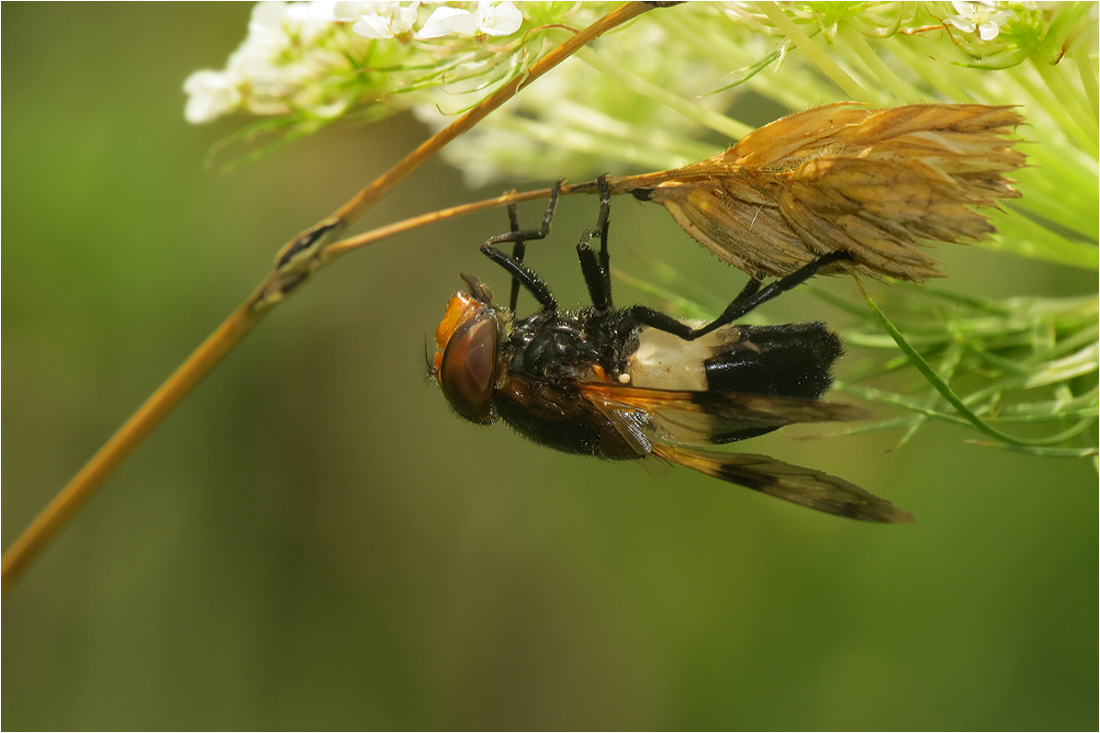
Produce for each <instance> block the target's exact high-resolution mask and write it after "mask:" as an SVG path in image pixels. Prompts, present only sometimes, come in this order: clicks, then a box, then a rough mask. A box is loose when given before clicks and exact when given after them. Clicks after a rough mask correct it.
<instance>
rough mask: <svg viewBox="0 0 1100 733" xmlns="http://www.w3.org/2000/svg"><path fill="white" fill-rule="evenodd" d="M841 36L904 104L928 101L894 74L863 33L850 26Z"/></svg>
mask: <svg viewBox="0 0 1100 733" xmlns="http://www.w3.org/2000/svg"><path fill="white" fill-rule="evenodd" d="M840 35H841V37H842V38H843V39H844V41H845V42H846V43H847V44H848V47H849V48H851V49H852V51H854V52H855V54H856V56H858V57H859V59H860V61H862V62H863V63H864V65H865V66H866V67H867V69H868V71H870V72H871V73H872V74H874V75H875V77H876V78H877V79H878V80H879V81H880V82H881V83H882V85H883V86H885V87H886V88H887V89H889V90H890V91H891V92H893V93H894V96H896V97H897V98H898V99H900V100H901V101H902V102H903V103H904V104H918V103H920V102H924V101H927V100H926V99H925V97H924V95H922V94H921V93H920V92H918V91H917V90H915V89H914V88H913V87H912V86H910V85H909V84H907V83H906V82H904V81H903V80H902V79H901V77H900V76H898V75H897V74H896V73H894V70H893V69H891V68H890V67H889V66H888V65H887V64H886V62H885V61H883V60H882V59H881V58H880V57H879V55H878V54H877V53H875V50H874V49H873V48H871V44H869V43H868V42H867V39H866V37H864V35H863V34H862V33H860V32H859V31H857V30H856V29H855V28H852V27H850V26H844V27H842V28H841V30H840Z"/></svg>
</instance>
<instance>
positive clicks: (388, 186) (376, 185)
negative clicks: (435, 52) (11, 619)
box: [0, 2, 657, 594]
mask: <svg viewBox="0 0 1100 733" xmlns="http://www.w3.org/2000/svg"><path fill="white" fill-rule="evenodd" d="M654 7H657V5H655V4H650V3H640V2H637V3H626V4H625V5H622V6H620V7H619V8H617V9H615V10H613V11H611V12H610V13H608V14H607V15H605V16H603V17H602V18H600V19H599V20H597V21H596V22H595V23H593V24H592V25H590V26H589V27H588V28H586V29H584V30H583V31H581V32H580V33H577V34H576V35H574V36H573V37H572V38H570V39H568V40H567V41H565V42H564V43H562V44H561V45H560V46H558V47H557V48H555V49H554V50H553V51H551V52H550V53H549V54H547V55H546V56H544V57H543V58H541V59H539V60H538V61H537V62H535V63H534V64H532V66H531V68H530V69H529V70H528V71H527V72H526V73H525V74H521V75H518V76H516V77H515V78H513V79H512V80H511V81H509V82H508V83H507V84H505V85H504V86H502V87H501V88H500V89H498V90H497V91H495V92H494V93H493V94H491V95H490V96H488V97H486V98H485V99H484V100H483V101H482V102H481V103H480V104H478V105H477V106H475V107H474V108H473V109H471V110H470V111H468V112H467V113H466V114H464V115H463V116H462V117H460V118H459V119H457V120H456V121H455V122H453V123H451V124H450V125H449V126H448V127H446V128H444V129H443V130H441V131H439V132H438V133H436V134H435V135H433V136H432V137H430V138H429V139H428V140H426V141H425V142H424V143H423V144H421V145H420V146H419V147H418V148H416V150H414V151H413V152H412V153H410V154H409V155H407V156H406V157H405V158H404V159H403V160H401V161H400V162H399V163H397V165H395V166H394V167H393V168H391V169H390V170H389V171H387V172H386V173H384V174H382V175H381V176H380V177H379V178H377V179H375V181H374V182H373V183H371V184H370V185H369V186H367V187H366V188H364V189H363V190H362V191H360V192H359V193H357V194H356V195H355V196H353V197H352V198H351V199H350V200H349V201H348V202H347V203H345V204H344V205H343V206H341V207H340V208H339V209H337V210H336V211H335V212H334V213H333V214H332V215H331V216H329V217H328V218H326V219H324V220H322V221H321V222H319V223H318V224H317V225H315V226H314V227H311V228H310V229H308V230H306V232H304V233H303V234H302V235H299V237H297V238H295V239H294V240H292V241H291V242H290V243H289V244H288V245H286V246H285V247H284V248H283V249H282V250H281V251H280V255H279V257H278V259H277V260H276V262H277V264H276V267H275V269H274V270H273V271H272V273H271V274H270V275H269V276H268V277H267V279H265V280H264V282H263V284H261V286H260V287H259V288H258V289H257V290H256V291H255V292H254V293H253V294H252V296H251V297H250V298H249V299H248V300H247V301H245V303H244V305H242V306H241V307H240V308H238V309H237V311H235V312H234V313H233V314H232V315H231V316H230V317H229V318H228V319H226V321H225V322H224V323H223V324H222V325H221V326H219V327H218V329H217V330H216V331H214V333H212V334H211V335H210V336H209V337H208V338H207V339H206V341H204V342H203V343H202V345H201V346H199V348H198V349H196V350H195V352H194V353H192V354H191V356H189V357H188V358H187V360H186V361H184V362H183V364H181V365H180V366H179V368H178V369H176V371H175V372H174V373H173V374H172V376H171V377H169V378H168V380H167V381H165V382H164V384H162V385H161V386H160V387H159V388H158V389H157V391H156V392H154V393H153V394H152V395H151V396H150V397H149V399H147V400H146V401H145V403H144V404H143V405H142V406H141V407H140V408H138V410H137V412H135V413H134V414H133V415H132V416H131V417H130V418H129V419H128V420H127V421H126V422H125V423H124V424H123V425H122V427H121V428H119V430H118V431H117V432H116V433H115V434H114V435H113V436H112V437H111V439H110V440H108V441H107V442H106V443H105V444H104V445H103V447H102V448H100V449H99V451H98V452H96V454H95V455H94V456H92V458H91V460H90V461H88V463H86V464H85V465H84V467H83V468H81V469H80V471H79V472H78V473H77V474H76V475H75V476H74V477H73V478H72V480H70V481H69V483H68V484H67V485H66V486H65V487H64V488H63V489H62V490H61V492H60V493H59V494H58V495H57V496H56V497H54V499H53V501H51V502H50V504H49V505H48V506H47V507H46V509H45V510H43V511H42V513H41V514H39V516H38V517H37V518H36V519H35V520H34V521H33V522H32V523H31V524H30V526H29V527H27V529H26V530H24V531H23V534H22V535H20V536H19V538H18V539H17V540H16V541H15V542H14V543H13V544H12V546H11V547H10V548H9V549H8V550H7V552H5V553H4V557H3V561H2V572H0V592H2V593H3V594H7V593H8V591H10V590H11V588H12V587H14V585H15V583H16V581H17V580H18V579H19V578H20V577H21V576H22V573H23V571H24V570H26V568H27V566H28V565H29V564H30V563H31V561H33V560H34V558H35V557H37V555H38V553H39V552H41V551H42V549H43V548H44V547H45V546H46V544H47V543H49V541H50V540H51V539H52V538H53V537H54V536H56V534H57V533H58V531H60V530H61V528H62V527H64V526H65V524H66V523H67V522H68V520H69V519H71V518H72V516H73V515H74V514H75V513H76V512H77V510H79V509H80V507H81V506H83V505H84V503H85V502H87V501H88V499H89V498H90V497H91V496H92V494H94V493H95V490H96V489H97V488H98V487H99V486H100V485H101V484H102V483H103V481H104V480H105V479H106V478H107V477H108V476H110V475H111V473H112V472H113V471H114V470H115V469H116V468H117V467H118V465H119V464H120V463H122V461H123V460H124V459H125V458H126V457H127V456H128V455H129V454H130V453H131V451H133V450H134V448H136V447H137V446H138V445H140V444H141V442H142V441H143V440H144V439H145V438H146V437H147V436H148V435H149V434H150V433H151V432H152V431H153V429H154V428H156V427H157V425H159V424H160V422H161V421H162V420H163V419H164V418H165V417H166V416H167V415H168V414H169V413H170V412H171V411H172V409H173V408H174V407H175V406H176V405H178V404H179V403H180V401H181V400H182V399H183V398H184V397H186V396H187V395H188V394H190V392H191V390H193V389H194V388H195V386H196V385H198V383H199V382H200V381H202V379H203V378H204V377H205V376H206V375H207V374H209V373H210V372H211V370H213V369H214V367H215V366H217V365H218V364H219V363H220V362H221V360H222V359H223V358H224V357H225V356H226V355H227V354H228V353H229V352H230V351H232V350H233V348H234V347H235V346H236V345H237V344H238V343H240V341H241V339H243V338H244V337H245V335H247V334H248V332H249V331H251V330H252V328H253V327H254V326H255V325H256V324H257V323H258V322H259V321H260V320H261V319H262V317H263V316H264V315H265V314H266V313H267V312H268V311H269V310H270V309H271V308H272V307H273V306H274V305H276V304H278V303H279V302H281V300H282V299H283V298H284V297H285V296H286V295H288V294H289V293H291V292H293V291H294V290H295V289H297V287H298V286H299V285H301V284H303V283H304V282H305V281H306V280H307V279H308V277H309V275H311V274H312V272H313V271H315V270H316V269H317V268H318V267H319V265H320V262H321V255H322V254H323V253H324V251H325V249H326V246H327V245H328V244H329V243H330V242H332V241H334V240H335V239H337V238H338V236H339V234H340V233H342V232H343V231H344V229H346V227H347V226H348V225H349V224H350V223H351V222H353V221H355V220H356V219H358V218H359V217H360V216H362V215H363V214H364V213H365V212H366V211H367V210H368V209H370V207H372V206H373V205H374V204H375V203H377V202H378V201H379V200H380V199H381V198H382V197H383V196H385V195H386V194H387V193H389V192H390V191H391V190H392V189H393V188H394V187H395V186H396V185H397V184H398V183H400V182H401V181H402V180H404V179H405V177H407V176H408V175H409V174H411V173H412V172H413V171H415V170H416V169H417V168H419V167H420V166H421V165H422V164H423V163H424V162H425V161H427V160H428V159H429V158H431V156H433V155H435V153H437V152H438V151H439V150H440V149H441V148H442V147H443V146H444V145H446V144H447V143H449V142H451V141H452V140H454V139H455V138H456V137H458V136H459V135H461V134H463V133H464V132H466V131H467V130H469V129H470V128H471V127H473V126H474V125H476V124H477V123H478V122H480V121H481V120H482V119H483V118H484V117H485V116H486V115H488V114H489V113H490V112H492V111H493V110H495V109H496V108H497V107H499V106H500V105H502V104H504V102H506V101H508V100H509V99H511V98H512V97H514V96H515V95H516V93H517V92H518V91H519V90H520V89H523V88H524V87H526V86H527V85H528V84H530V83H531V82H533V81H534V80H535V79H537V78H539V77H540V76H542V75H543V74H545V73H546V72H547V71H549V70H550V69H552V68H553V67H555V66H557V65H558V64H559V63H561V62H562V61H564V60H565V59H567V58H568V57H569V56H571V55H572V54H573V53H575V52H576V51H577V50H578V49H580V48H581V47H583V46H584V45H585V44H587V43H589V42H590V41H592V40H593V39H595V38H597V37H598V36H600V35H602V34H603V33H605V32H607V31H609V30H611V29H612V28H615V27H616V26H619V25H622V24H623V23H625V22H627V21H628V20H631V19H633V18H635V17H637V16H639V15H641V14H642V13H644V12H646V11H648V10H650V9H652V8H654ZM315 235H316V236H315ZM303 242H306V244H305V245H304V246H303V247H302V249H303V250H304V251H305V254H306V256H305V257H302V258H289V257H288V255H294V254H296V253H295V252H294V248H296V247H299V246H300V245H301V243H303ZM329 261H331V259H330V260H329Z"/></svg>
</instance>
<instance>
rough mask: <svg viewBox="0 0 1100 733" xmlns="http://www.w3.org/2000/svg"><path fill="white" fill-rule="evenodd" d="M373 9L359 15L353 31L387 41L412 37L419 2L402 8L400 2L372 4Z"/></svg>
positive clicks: (366, 36) (365, 36)
mask: <svg viewBox="0 0 1100 733" xmlns="http://www.w3.org/2000/svg"><path fill="white" fill-rule="evenodd" d="M371 6H372V7H371V8H369V9H368V10H366V11H365V12H363V13H362V14H360V15H359V18H358V19H357V20H356V21H355V24H354V25H352V27H351V29H352V30H353V31H354V32H356V33H358V34H359V35H361V36H363V37H364V38H375V39H378V40H385V39H389V38H399V39H402V40H408V39H411V37H412V31H413V27H414V25H415V24H416V19H417V8H418V7H419V6H420V3H419V2H413V3H410V4H409V5H406V6H402V5H401V3H400V2H379V3H371Z"/></svg>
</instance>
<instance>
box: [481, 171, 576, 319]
mask: <svg viewBox="0 0 1100 733" xmlns="http://www.w3.org/2000/svg"><path fill="white" fill-rule="evenodd" d="M562 183H564V180H559V181H557V182H556V183H555V184H554V185H553V186H552V187H551V189H550V202H549V203H548V204H547V206H546V213H545V214H543V216H542V226H540V227H539V228H538V229H526V230H521V229H520V228H519V214H518V212H517V210H516V205H515V204H509V205H508V220H509V224H510V231H509V232H508V233H507V234H500V235H497V236H495V237H492V238H490V239H488V240H486V241H485V244H484V245H482V247H481V251H482V252H485V251H486V250H485V248H486V247H489V248H492V249H494V250H496V248H495V247H494V246H493V245H497V244H504V243H505V242H512V257H511V259H512V261H513V262H515V263H519V264H522V263H523V256H524V254H525V252H526V250H527V242H529V241H531V240H534V239H545V238H546V237H547V235H548V234H550V224H551V222H552V221H553V219H554V209H555V207H557V205H558V196H559V194H560V193H561V186H562ZM496 251H498V252H499V250H496ZM502 254H503V253H502ZM490 258H491V259H494V258H492V257H491V256H490ZM494 261H497V260H496V259H494ZM506 269H507V268H506ZM520 284H521V280H520V279H519V278H517V277H516V276H514V275H513V277H512V292H511V297H510V298H509V301H508V302H509V308H510V309H511V311H512V312H513V313H515V312H516V303H517V302H518V300H519V287H520ZM528 289H530V288H528ZM547 292H549V291H548V290H547ZM539 302H540V303H542V301H539ZM543 305H545V304H543Z"/></svg>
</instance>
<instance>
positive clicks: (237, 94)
mask: <svg viewBox="0 0 1100 733" xmlns="http://www.w3.org/2000/svg"><path fill="white" fill-rule="evenodd" d="M239 84H240V82H239V80H238V79H237V78H236V77H234V76H233V75H232V74H230V73H228V72H225V71H211V70H210V69H204V70H203V71H196V72H195V73H194V74H192V75H191V76H189V77H187V81H185V82H184V83H183V91H184V92H186V93H187V106H186V107H185V108H184V110H183V116H184V118H185V119H186V120H187V121H188V122H190V123H191V124H192V125H201V124H205V123H207V122H213V121H214V120H216V119H218V118H219V117H221V116H222V115H226V114H229V113H230V112H235V111H236V110H237V108H238V107H240V106H241V90H240V89H239V88H238V85H239Z"/></svg>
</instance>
